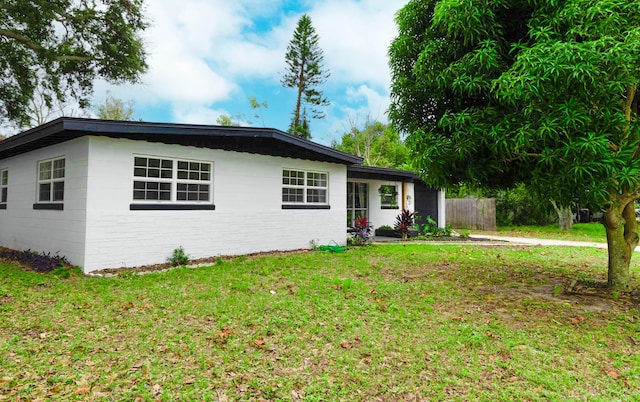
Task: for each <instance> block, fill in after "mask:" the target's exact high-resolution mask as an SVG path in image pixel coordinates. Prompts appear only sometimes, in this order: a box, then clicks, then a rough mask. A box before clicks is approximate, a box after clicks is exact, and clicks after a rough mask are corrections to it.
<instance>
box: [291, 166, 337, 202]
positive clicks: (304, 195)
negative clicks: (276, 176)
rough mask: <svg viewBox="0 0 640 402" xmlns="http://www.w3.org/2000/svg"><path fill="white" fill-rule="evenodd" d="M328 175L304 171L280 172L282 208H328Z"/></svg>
mask: <svg viewBox="0 0 640 402" xmlns="http://www.w3.org/2000/svg"><path fill="white" fill-rule="evenodd" d="M328 187H329V174H328V173H324V172H308V171H304V170H291V169H284V170H283V171H282V203H283V208H296V207H303V208H304V207H310V208H326V207H328V205H327V203H328V200H329V199H328V197H327V194H328Z"/></svg>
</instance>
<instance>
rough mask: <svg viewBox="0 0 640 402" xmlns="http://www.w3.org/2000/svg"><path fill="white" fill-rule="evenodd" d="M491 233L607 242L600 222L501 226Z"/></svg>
mask: <svg viewBox="0 0 640 402" xmlns="http://www.w3.org/2000/svg"><path fill="white" fill-rule="evenodd" d="M474 233H487V234H489V233H491V234H495V235H499V236H516V237H537V238H541V239H558V240H575V241H590V242H603V243H606V242H607V234H606V232H605V229H604V225H602V224H601V223H575V224H574V225H573V229H572V230H560V228H559V227H558V225H557V224H555V225H549V226H501V227H499V228H498V230H497V231H491V232H489V231H486V232H475V231H474Z"/></svg>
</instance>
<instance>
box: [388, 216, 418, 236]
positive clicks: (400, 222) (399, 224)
mask: <svg viewBox="0 0 640 402" xmlns="http://www.w3.org/2000/svg"><path fill="white" fill-rule="evenodd" d="M415 215H416V212H415V211H414V212H409V210H408V209H403V210H402V212H401V213H400V214H399V215H398V216H396V223H395V225H394V226H393V227H394V229H395V230H397V231H398V232H400V234H401V235H402V240H407V237H409V232H410V231H411V228H413V225H414V224H415Z"/></svg>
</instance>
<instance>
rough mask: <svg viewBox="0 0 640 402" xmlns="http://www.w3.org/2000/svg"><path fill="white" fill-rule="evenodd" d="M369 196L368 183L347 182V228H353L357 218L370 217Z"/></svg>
mask: <svg viewBox="0 0 640 402" xmlns="http://www.w3.org/2000/svg"><path fill="white" fill-rule="evenodd" d="M368 194H369V185H368V184H367V183H355V182H347V226H353V220H354V219H356V218H360V217H363V216H368V208H369V202H368Z"/></svg>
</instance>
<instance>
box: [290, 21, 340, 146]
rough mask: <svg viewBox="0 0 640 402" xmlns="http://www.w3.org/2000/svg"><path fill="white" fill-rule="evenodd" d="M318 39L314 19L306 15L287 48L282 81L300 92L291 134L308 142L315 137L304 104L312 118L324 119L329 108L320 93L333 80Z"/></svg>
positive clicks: (294, 111)
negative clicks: (312, 136)
mask: <svg viewBox="0 0 640 402" xmlns="http://www.w3.org/2000/svg"><path fill="white" fill-rule="evenodd" d="M318 39H319V38H318V34H316V30H315V29H314V28H313V26H312V25H311V18H309V16H308V15H307V14H304V15H302V17H300V19H299V20H298V26H297V27H296V30H295V32H294V33H293V39H292V40H291V42H289V46H288V47H287V53H286V55H285V60H286V63H287V69H286V72H285V74H284V76H283V77H282V85H284V86H285V87H286V88H296V89H297V90H298V96H297V98H296V106H295V109H294V110H293V117H292V119H291V125H290V126H289V133H291V134H293V135H297V136H298V137H302V138H307V139H308V138H311V133H310V132H309V127H308V120H307V115H306V109H303V107H302V103H303V102H304V103H306V104H308V105H309V106H310V109H311V113H312V115H311V117H312V118H314V119H322V118H324V116H325V115H324V112H323V111H322V110H321V107H323V106H327V105H329V101H328V100H327V99H326V98H325V97H324V96H323V94H322V91H320V90H318V89H317V87H318V86H320V85H322V84H324V83H325V82H326V81H327V79H328V78H329V72H328V70H326V69H325V68H324V66H323V60H324V56H323V54H322V49H320V47H319V46H318Z"/></svg>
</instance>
